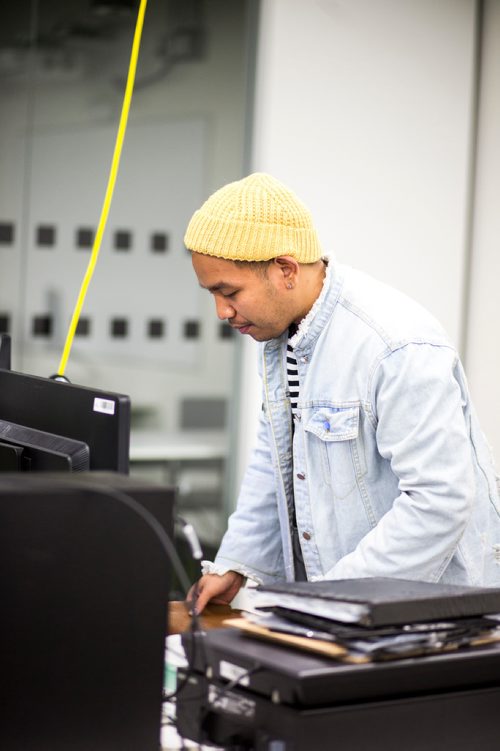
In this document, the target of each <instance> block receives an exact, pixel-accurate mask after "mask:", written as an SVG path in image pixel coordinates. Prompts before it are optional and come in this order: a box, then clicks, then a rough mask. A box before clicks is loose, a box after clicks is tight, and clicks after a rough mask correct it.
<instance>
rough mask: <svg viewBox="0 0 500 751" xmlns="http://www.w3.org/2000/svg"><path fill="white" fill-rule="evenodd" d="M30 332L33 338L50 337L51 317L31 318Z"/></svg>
mask: <svg viewBox="0 0 500 751" xmlns="http://www.w3.org/2000/svg"><path fill="white" fill-rule="evenodd" d="M31 332H32V334H33V336H51V334H52V318H51V316H33V320H32V323H31Z"/></svg>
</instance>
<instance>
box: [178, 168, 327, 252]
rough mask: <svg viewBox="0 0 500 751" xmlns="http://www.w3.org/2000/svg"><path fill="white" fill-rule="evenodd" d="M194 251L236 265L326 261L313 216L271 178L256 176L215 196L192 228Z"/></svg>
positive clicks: (188, 243) (193, 220) (189, 235)
mask: <svg viewBox="0 0 500 751" xmlns="http://www.w3.org/2000/svg"><path fill="white" fill-rule="evenodd" d="M184 243H185V245H186V247H187V248H188V249H189V250H193V251H195V252H196V253H205V254H207V255H210V256H216V257H218V258H228V259H231V260H233V261H267V260H269V259H270V258H276V257H277V256H285V255H287V256H293V258H295V259H296V260H297V261H298V262H299V263H313V262H314V261H317V260H319V258H321V255H322V251H321V246H320V244H319V240H318V237H317V235H316V231H315V229H314V226H313V222H312V217H311V214H310V212H309V210H308V209H307V208H306V207H305V206H304V204H303V203H302V202H301V201H300V200H299V199H298V198H297V196H296V195H295V193H293V192H292V191H291V190H290V189H289V188H287V187H286V186H285V185H283V184H282V183H280V182H279V181H278V180H276V179H275V178H274V177H271V175H266V174H264V173H262V172H256V173H254V174H253V175H249V176H248V177H245V178H244V179H243V180H238V181H237V182H233V183H229V184H228V185H225V186H224V187H223V188H220V190H217V191H216V192H215V193H213V194H212V195H211V196H210V198H208V199H207V201H205V203H204V204H203V206H202V207H201V209H199V210H198V211H195V213H194V214H193V216H192V218H191V221H190V222H189V225H188V228H187V231H186V234H185V236H184Z"/></svg>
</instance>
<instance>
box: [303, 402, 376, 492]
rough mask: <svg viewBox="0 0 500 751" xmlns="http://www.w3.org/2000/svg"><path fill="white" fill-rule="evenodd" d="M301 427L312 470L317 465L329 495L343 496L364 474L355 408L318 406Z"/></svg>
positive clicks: (363, 459) (356, 410)
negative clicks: (304, 435) (329, 487)
mask: <svg viewBox="0 0 500 751" xmlns="http://www.w3.org/2000/svg"><path fill="white" fill-rule="evenodd" d="M304 428H305V431H306V438H308V440H307V443H308V444H309V450H308V453H309V460H310V461H312V463H313V467H314V470H315V471H317V470H318V469H319V466H318V464H319V465H320V466H321V472H322V476H323V480H324V482H325V483H326V484H327V485H330V486H331V488H332V493H333V496H334V497H335V498H345V497H346V496H348V495H349V494H350V493H352V491H353V490H354V488H355V487H356V485H357V483H358V480H360V479H361V477H362V476H363V475H364V474H365V473H366V464H365V457H364V451H363V446H362V442H361V440H360V435H359V407H348V408H346V409H338V408H335V407H318V408H317V409H316V410H315V412H314V414H313V415H312V417H311V418H310V420H309V421H308V422H307V424H306V425H305V426H304Z"/></svg>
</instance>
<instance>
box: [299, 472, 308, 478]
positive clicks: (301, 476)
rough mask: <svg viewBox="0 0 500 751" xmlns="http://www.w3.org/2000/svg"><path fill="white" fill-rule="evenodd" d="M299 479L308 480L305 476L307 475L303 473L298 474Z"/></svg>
mask: <svg viewBox="0 0 500 751" xmlns="http://www.w3.org/2000/svg"><path fill="white" fill-rule="evenodd" d="M297 477H298V478H299V480H305V479H306V476H305V474H304V473H303V472H297Z"/></svg>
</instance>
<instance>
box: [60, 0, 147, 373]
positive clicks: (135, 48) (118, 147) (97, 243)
mask: <svg viewBox="0 0 500 751" xmlns="http://www.w3.org/2000/svg"><path fill="white" fill-rule="evenodd" d="M146 5H147V0H140V5H139V11H138V13H137V21H136V24H135V32H134V41H133V43H132V52H131V54H130V64H129V69H128V75H127V84H126V86H125V95H124V97H123V105H122V112H121V116H120V124H119V126H118V133H117V135H116V142H115V149H114V152H113V160H112V162H111V169H110V171H109V178H108V185H107V188H106V194H105V196H104V203H103V205H102V209H101V216H100V218H99V224H98V226H97V231H96V235H95V239H94V244H93V246H92V254H91V256H90V259H89V263H88V266H87V270H86V272H85V276H84V277H83V281H82V284H81V287H80V292H79V294H78V299H77V301H76V305H75V309H74V311H73V315H72V317H71V322H70V324H69V329H68V333H67V335H66V342H65V344H64V350H63V353H62V357H61V361H60V363H59V368H58V371H57V374H58V375H60V376H63V375H64V372H65V370H66V365H67V363H68V358H69V354H70V351H71V345H72V344H73V338H74V336H75V331H76V327H77V325H78V321H79V318H80V313H81V310H82V307H83V303H84V301H85V296H86V294H87V289H88V286H89V284H90V280H91V279H92V275H93V273H94V269H95V265H96V263H97V258H98V256H99V250H100V248H101V242H102V237H103V234H104V230H105V227H106V222H107V220H108V214H109V209H110V206H111V199H112V198H113V192H114V189H115V183H116V176H117V174H118V167H119V165H120V156H121V152H122V146H123V139H124V137H125V131H126V129H127V121H128V113H129V110H130V102H131V100H132V92H133V90H134V81H135V72H136V68H137V58H138V57H139V47H140V44H141V35H142V27H143V25H144V15H145V13H146Z"/></svg>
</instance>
